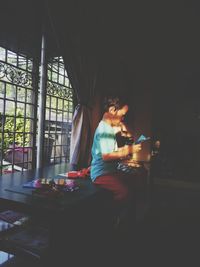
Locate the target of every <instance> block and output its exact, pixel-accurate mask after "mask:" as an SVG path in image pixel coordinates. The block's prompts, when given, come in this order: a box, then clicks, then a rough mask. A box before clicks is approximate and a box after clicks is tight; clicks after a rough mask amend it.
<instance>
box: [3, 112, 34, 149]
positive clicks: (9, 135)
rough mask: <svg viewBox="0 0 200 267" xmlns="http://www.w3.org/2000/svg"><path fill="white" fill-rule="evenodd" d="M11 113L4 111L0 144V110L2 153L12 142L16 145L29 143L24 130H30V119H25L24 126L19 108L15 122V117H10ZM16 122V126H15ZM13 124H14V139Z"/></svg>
mask: <svg viewBox="0 0 200 267" xmlns="http://www.w3.org/2000/svg"><path fill="white" fill-rule="evenodd" d="M12 115H13V113H6V116H5V118H4V120H5V123H4V140H3V141H4V142H3V144H2V124H3V115H2V114H1V112H0V144H2V146H3V149H2V150H3V154H4V153H5V152H6V150H7V149H8V148H9V146H10V145H13V144H14V142H15V144H17V146H23V144H24V146H27V145H29V143H30V137H29V136H30V135H26V134H25V136H24V132H25V133H26V132H30V121H29V120H27V121H26V124H25V127H24V117H23V114H22V111H21V110H17V114H16V122H15V118H14V117H11V116H12ZM15 123H16V126H15ZM14 126H15V139H14V133H13V132H14Z"/></svg>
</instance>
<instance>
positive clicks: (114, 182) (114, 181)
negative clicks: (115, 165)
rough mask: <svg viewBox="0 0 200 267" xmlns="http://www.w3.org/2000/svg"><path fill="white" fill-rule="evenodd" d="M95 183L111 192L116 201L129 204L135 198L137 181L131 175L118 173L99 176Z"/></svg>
mask: <svg viewBox="0 0 200 267" xmlns="http://www.w3.org/2000/svg"><path fill="white" fill-rule="evenodd" d="M94 183H95V184H96V185H98V186H100V187H103V188H105V189H107V190H109V191H111V192H112V193H113V197H114V200H116V201H119V202H127V201H128V200H129V199H131V198H132V196H133V191H134V183H135V179H134V177H133V176H131V175H130V174H124V173H122V172H116V173H111V174H107V175H103V176H99V177H97V178H96V180H95V181H94Z"/></svg>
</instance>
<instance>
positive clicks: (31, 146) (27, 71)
mask: <svg viewBox="0 0 200 267" xmlns="http://www.w3.org/2000/svg"><path fill="white" fill-rule="evenodd" d="M34 69H35V66H34V60H33V59H31V58H27V57H26V56H24V55H21V54H17V53H14V52H12V51H9V50H7V49H4V48H2V47H0V166H1V167H0V174H2V173H8V172H14V171H24V170H27V169H32V168H34V166H35V165H34V161H35V154H36V151H35V147H36V146H37V141H36V140H37V139H36V135H37V107H38V104H37V103H36V102H35V103H34V100H35V99H37V97H36V95H37V88H38V86H35V88H34V86H33V80H35V79H34V78H35V76H34V75H36V73H35V72H34V71H33V70H34ZM38 97H39V94H38ZM72 99H73V91H72V87H71V85H70V82H69V79H68V76H67V73H66V70H65V68H64V63H63V60H62V57H55V58H52V59H51V60H50V61H49V64H48V80H47V98H46V109H45V144H44V152H45V157H44V158H45V161H46V162H45V163H46V164H55V163H60V162H68V161H69V149H70V135H71V123H72V113H73V101H72Z"/></svg>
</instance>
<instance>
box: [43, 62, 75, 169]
mask: <svg viewBox="0 0 200 267" xmlns="http://www.w3.org/2000/svg"><path fill="white" fill-rule="evenodd" d="M47 76H48V79H47V98H46V115H45V154H46V155H47V157H45V159H46V161H47V162H46V163H47V164H49V163H50V164H55V163H61V162H69V152H70V151H69V150H70V135H71V125H72V113H73V91H72V87H71V85H70V82H69V78H68V76H67V72H66V70H65V67H64V62H63V59H62V57H54V58H53V59H52V60H51V61H50V62H49V64H48V73H47Z"/></svg>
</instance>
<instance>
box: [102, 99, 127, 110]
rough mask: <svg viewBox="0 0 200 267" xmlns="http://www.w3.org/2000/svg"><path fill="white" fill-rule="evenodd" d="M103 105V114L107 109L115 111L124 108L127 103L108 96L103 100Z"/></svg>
mask: <svg viewBox="0 0 200 267" xmlns="http://www.w3.org/2000/svg"><path fill="white" fill-rule="evenodd" d="M103 104H104V112H107V111H108V109H109V107H115V109H116V110H118V109H120V108H122V107H123V106H125V105H126V104H127V102H126V101H125V99H124V98H123V97H120V96H112V95H109V96H106V97H105V98H104V103H103Z"/></svg>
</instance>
